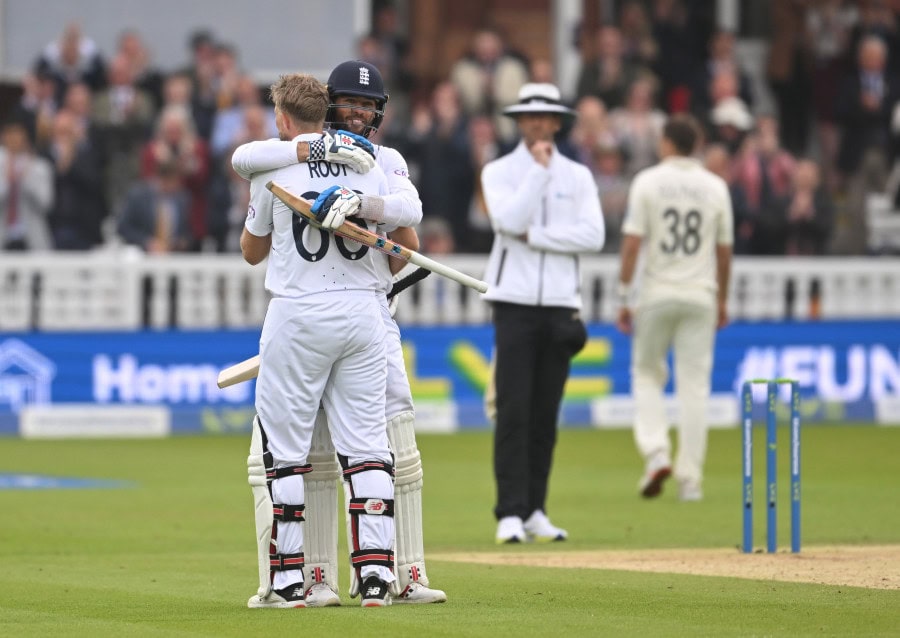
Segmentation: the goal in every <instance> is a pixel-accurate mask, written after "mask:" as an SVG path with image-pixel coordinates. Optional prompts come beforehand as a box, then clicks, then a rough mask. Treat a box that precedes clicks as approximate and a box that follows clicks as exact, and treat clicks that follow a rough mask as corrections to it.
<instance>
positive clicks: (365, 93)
mask: <svg viewBox="0 0 900 638" xmlns="http://www.w3.org/2000/svg"><path fill="white" fill-rule="evenodd" d="M340 95H353V96H356V97H366V98H370V99H372V100H375V118H374V119H373V120H372V123H371V124H370V125H369V126H368V127H367V128H366V131H365V136H366V137H368V136H369V135H370V134H371V133H372V132H374V131H377V130H378V127H379V126H381V122H382V120H384V106H385V104H387V101H388V94H387V92H385V90H384V80H382V79H381V73H380V72H379V71H378V69H377V68H376V67H375V65H373V64H369V63H368V62H363V61H362V60H348V61H347V62H341V63H340V64H338V65H337V66H336V67H334V70H333V71H332V72H331V75H329V76H328V99H329V101H330V103H329V105H328V112H327V113H326V114H325V122H326V123H327V124H328V125H329V126H331V127H332V128H336V129H340V128H341V127H342V124H341V123H340V122H337V121H336V118H335V112H334V109H335V107H336V106H338V100H337V97H338V96H340Z"/></svg>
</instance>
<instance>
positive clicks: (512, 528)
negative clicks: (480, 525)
mask: <svg viewBox="0 0 900 638" xmlns="http://www.w3.org/2000/svg"><path fill="white" fill-rule="evenodd" d="M524 542H525V527H524V526H523V525H522V519H521V518H519V517H518V516H504V517H503V518H501V519H500V522H499V523H498V524H497V544H498V545H502V544H504V543H524Z"/></svg>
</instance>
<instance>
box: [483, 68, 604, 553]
mask: <svg viewBox="0 0 900 638" xmlns="http://www.w3.org/2000/svg"><path fill="white" fill-rule="evenodd" d="M504 114H505V115H508V116H510V117H513V118H515V120H516V123H517V124H518V128H519V134H520V136H521V138H522V139H521V142H520V143H519V145H518V146H517V147H516V148H515V149H514V150H513V151H512V152H511V153H509V154H508V155H505V156H503V157H501V158H499V159H496V160H494V161H493V162H490V163H489V164H487V165H486V166H485V167H484V170H483V172H482V175H481V181H482V188H483V192H484V196H485V200H486V202H487V208H488V213H489V215H490V218H491V224H492V226H493V229H494V233H495V236H494V245H493V248H492V249H491V256H490V259H489V261H488V268H487V275H486V279H487V280H488V283H489V284H490V289H489V290H488V292H487V294H486V295H485V298H486V299H487V300H488V301H490V302H492V304H493V322H494V332H495V336H494V348H495V351H494V357H495V359H494V363H495V373H494V384H495V388H496V426H495V430H494V476H495V478H496V481H497V505H496V507H495V508H494V514H495V516H496V517H497V520H498V521H499V524H498V526H497V542H498V543H518V542H523V541H526V540H537V541H552V540H565V538H566V537H567V536H568V534H567V532H566V531H565V530H563V529H560V528H558V527H556V526H554V525H553V524H552V523H551V522H550V520H549V519H548V518H547V515H546V513H545V512H546V504H545V503H546V500H547V483H548V480H549V477H550V465H551V462H552V459H553V448H554V446H555V444H556V426H557V417H558V414H559V407H560V402H561V401H562V395H563V387H564V386H565V383H566V379H567V378H568V376H569V362H570V361H571V359H572V357H573V356H575V354H577V353H578V352H579V351H580V350H581V349H582V348H583V347H584V344H585V341H586V340H587V332H586V330H585V327H584V323H582V321H581V317H580V314H579V311H580V309H581V276H580V272H579V264H578V259H579V254H580V253H593V252H598V251H599V250H600V249H601V248H602V247H603V239H604V226H603V216H602V214H601V212H600V198H599V195H598V193H597V186H596V184H595V182H594V180H593V178H592V177H591V174H590V172H589V171H588V169H587V168H586V167H584V166H582V165H581V164H578V163H576V162H573V161H572V160H570V159H568V158H566V157H564V156H563V155H561V154H560V153H559V152H558V151H557V148H556V146H555V145H554V143H553V137H554V135H555V134H556V133H557V132H558V131H559V130H560V128H561V127H562V124H563V118H571V117H574V112H573V111H572V110H571V109H569V108H568V107H566V106H564V105H563V104H562V103H561V102H560V95H559V89H557V88H556V87H555V86H554V85H552V84H526V85H524V86H523V87H522V89H521V90H520V91H519V102H518V104H514V105H512V106H509V107H507V108H506V109H505V110H504Z"/></svg>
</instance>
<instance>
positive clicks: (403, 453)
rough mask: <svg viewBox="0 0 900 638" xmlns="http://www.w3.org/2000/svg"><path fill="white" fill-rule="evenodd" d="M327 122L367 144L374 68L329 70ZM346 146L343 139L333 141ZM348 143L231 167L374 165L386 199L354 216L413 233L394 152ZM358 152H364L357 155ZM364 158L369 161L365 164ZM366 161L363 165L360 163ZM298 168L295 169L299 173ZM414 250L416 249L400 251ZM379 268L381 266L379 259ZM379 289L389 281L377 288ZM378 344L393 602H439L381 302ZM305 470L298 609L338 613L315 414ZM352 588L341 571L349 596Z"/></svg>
mask: <svg viewBox="0 0 900 638" xmlns="http://www.w3.org/2000/svg"><path fill="white" fill-rule="evenodd" d="M328 90H329V97H330V99H331V104H330V107H329V115H328V122H327V123H329V124H331V125H332V126H333V127H335V128H338V129H342V130H346V131H350V132H352V133H358V134H362V135H368V134H369V133H370V132H373V131H375V130H377V128H378V125H379V124H380V122H381V119H382V117H383V114H384V111H383V109H384V106H385V103H386V101H387V94H386V93H385V92H384V86H383V83H382V80H381V75H380V73H379V72H378V70H377V68H375V67H374V66H372V65H370V64H368V63H365V62H359V61H349V62H344V63H341V64H339V65H338V66H337V67H335V69H334V71H333V72H332V74H331V77H329V81H328ZM342 137H346V136H342ZM351 137H352V138H353V139H356V140H357V141H358V143H357V144H356V145H355V146H342V143H341V140H339V139H338V138H337V137H335V136H332V135H331V134H330V133H326V135H325V136H324V137H323V143H324V145H323V147H319V146H318V145H317V144H316V142H315V141H313V142H312V143H308V142H307V143H299V144H295V143H293V142H282V141H278V140H267V141H260V142H251V143H248V144H244V145H242V146H240V147H239V148H238V149H236V150H235V152H234V155H233V157H232V166H233V167H234V169H235V171H236V172H237V173H238V174H240V175H241V176H242V177H244V178H245V179H250V178H251V177H252V176H253V175H254V174H256V173H257V172H259V171H265V170H271V169H274V168H279V167H284V166H290V165H296V164H297V162H298V161H300V162H309V161H313V160H311V159H310V157H313V158H315V157H319V156H320V155H322V153H323V151H322V150H321V149H322V148H324V152H325V153H328V154H329V155H332V157H331V158H330V159H329V161H331V162H335V163H345V164H346V165H347V166H348V167H350V168H352V169H353V170H354V171H358V172H364V171H367V170H369V168H370V166H371V165H373V164H376V163H377V166H378V167H380V168H381V169H382V170H383V171H384V174H385V175H386V177H387V180H388V188H389V194H387V195H385V196H376V195H374V194H363V195H361V199H362V204H361V206H360V210H359V211H358V213H357V215H358V216H359V217H362V218H364V219H367V220H370V221H372V222H375V223H377V224H378V231H379V232H383V233H386V232H392V231H394V230H396V229H406V228H409V227H412V226H415V225H416V224H418V223H419V222H420V221H421V219H422V203H421V201H420V200H419V194H418V191H417V190H416V188H415V186H414V185H413V184H412V182H411V181H410V179H409V170H408V168H407V164H406V161H405V160H404V158H403V156H402V155H401V154H400V153H399V152H397V151H396V150H395V149H392V148H389V147H385V146H380V145H373V144H372V143H371V142H369V141H368V140H367V139H365V137H360V136H359V135H352V136H351ZM364 149H367V150H368V151H369V153H368V154H367V153H366V152H364ZM373 157H374V161H371V160H372V158H373ZM370 162H371V163H370ZM302 165H303V163H301V166H302ZM409 247H410V248H416V246H409ZM384 259H385V261H387V259H386V258H384ZM385 285H386V286H389V285H390V281H389V280H388V281H386V282H385ZM381 317H382V320H383V324H384V327H385V330H386V331H387V337H386V340H385V345H386V349H387V355H386V356H387V358H386V361H387V386H386V397H385V415H386V419H387V423H388V437H389V440H390V444H391V449H392V451H393V453H394V456H395V491H396V496H395V515H394V521H395V525H396V532H397V535H396V548H395V550H396V553H395V558H396V576H397V579H398V581H399V585H398V589H399V594H397V595H395V596H394V602H398V603H440V602H445V601H446V600H447V596H446V594H445V593H444V592H443V591H441V590H439V589H433V588H431V587H430V586H429V579H428V576H427V573H426V570H425V549H424V540H423V533H422V484H423V471H422V463H421V459H420V455H419V450H418V446H417V444H416V439H415V427H414V426H415V409H414V406H413V401H412V392H411V390H410V386H409V380H408V378H407V375H406V368H405V365H404V361H403V351H402V347H401V340H400V330H399V328H398V326H397V324H396V322H395V321H394V320H393V318H392V317H391V314H390V311H389V309H388V306H387V303H385V304H384V305H383V306H382V308H381ZM310 463H311V464H312V467H313V472H312V473H311V474H309V475H308V476H307V477H306V482H307V492H306V494H307V503H306V506H307V512H308V513H309V517H308V518H309V521H310V522H308V523H307V538H306V540H307V545H306V546H307V550H306V565H305V568H304V571H305V573H306V586H307V596H306V599H307V604H308V605H309V606H330V605H337V604H340V599H339V597H338V596H337V594H336V592H337V590H338V573H337V560H338V559H337V492H336V489H337V479H338V476H339V473H338V467H337V463H336V461H335V457H334V449H333V447H332V445H331V441H330V438H329V435H328V420H327V419H326V416H325V413H324V412H320V413H319V416H318V420H317V427H316V430H315V433H314V436H313V441H312V453H311V455H310ZM358 586H359V583H358V582H357V581H356V578H355V575H354V574H353V573H352V572H351V587H350V589H351V593H353V592H355V591H356V590H357V589H358Z"/></svg>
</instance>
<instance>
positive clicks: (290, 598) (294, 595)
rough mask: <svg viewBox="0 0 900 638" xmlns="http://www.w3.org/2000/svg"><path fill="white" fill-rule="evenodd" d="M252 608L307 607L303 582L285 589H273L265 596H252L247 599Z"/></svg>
mask: <svg viewBox="0 0 900 638" xmlns="http://www.w3.org/2000/svg"><path fill="white" fill-rule="evenodd" d="M247 607H249V608H250V609H266V608H271V609H288V608H290V607H306V601H305V600H304V599H303V583H294V584H293V585H288V586H287V587H285V588H283V589H273V590H271V591H270V592H269V593H268V594H266V595H265V596H262V597H260V595H259V594H256V595H255V596H250V600H248V601H247Z"/></svg>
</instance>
